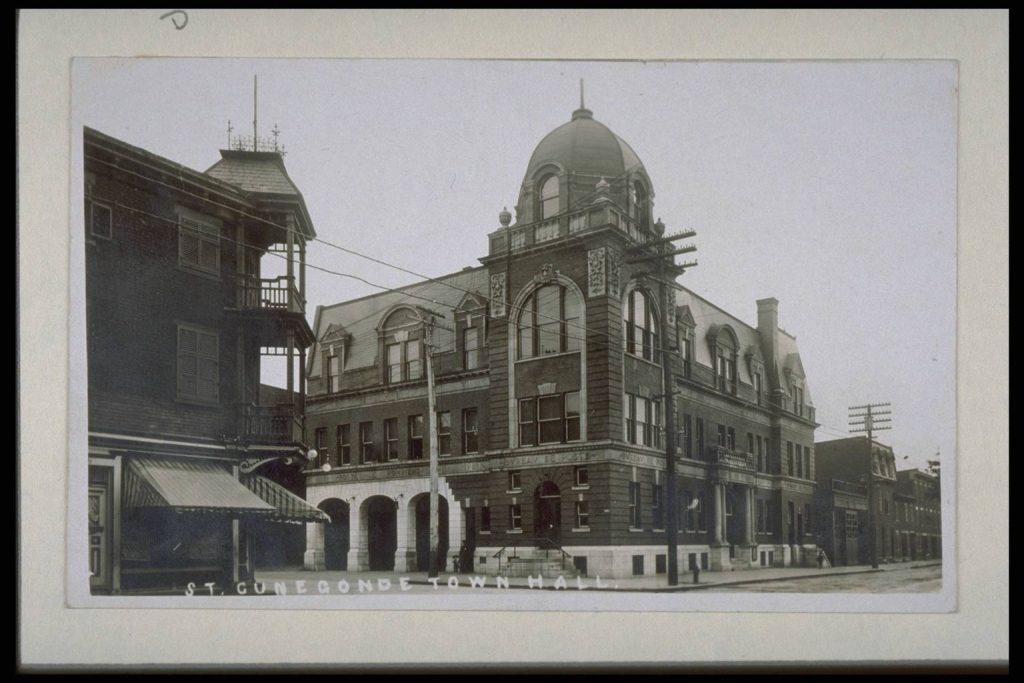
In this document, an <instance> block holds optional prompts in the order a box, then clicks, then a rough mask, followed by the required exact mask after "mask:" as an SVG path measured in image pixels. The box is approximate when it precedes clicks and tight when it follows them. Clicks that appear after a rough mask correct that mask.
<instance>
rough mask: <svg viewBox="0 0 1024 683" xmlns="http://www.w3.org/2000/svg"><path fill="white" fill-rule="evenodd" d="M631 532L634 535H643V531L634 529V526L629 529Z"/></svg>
mask: <svg viewBox="0 0 1024 683" xmlns="http://www.w3.org/2000/svg"><path fill="white" fill-rule="evenodd" d="M629 531H630V533H634V532H635V533H638V534H639V533H643V529H637V528H636V527H632V526H631V527H629Z"/></svg>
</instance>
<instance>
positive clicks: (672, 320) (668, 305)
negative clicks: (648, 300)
mask: <svg viewBox="0 0 1024 683" xmlns="http://www.w3.org/2000/svg"><path fill="white" fill-rule="evenodd" d="M665 319H666V322H667V323H668V326H669V327H670V328H673V329H674V328H675V326H676V290H675V289H672V288H669V290H668V292H666V293H665Z"/></svg>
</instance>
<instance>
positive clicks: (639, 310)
mask: <svg viewBox="0 0 1024 683" xmlns="http://www.w3.org/2000/svg"><path fill="white" fill-rule="evenodd" d="M622 314H623V315H622V318H623V320H622V323H623V328H624V332H625V336H626V353H629V354H632V355H634V356H639V357H640V358H644V359H646V360H649V361H654V362H655V363H657V362H658V357H659V356H658V348H659V346H660V344H659V338H658V316H657V311H656V310H655V308H654V305H653V303H652V301H651V298H650V297H649V296H648V295H647V294H646V293H645V292H643V291H642V290H639V289H635V290H633V293H632V294H630V295H629V300H628V301H627V302H626V305H625V306H624V307H623V311H622Z"/></svg>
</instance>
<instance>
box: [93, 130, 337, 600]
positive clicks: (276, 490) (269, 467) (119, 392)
mask: <svg viewBox="0 0 1024 683" xmlns="http://www.w3.org/2000/svg"><path fill="white" fill-rule="evenodd" d="M221 156H222V158H221V160H220V161H218V162H217V163H216V164H215V165H214V166H213V167H212V168H210V169H209V170H208V171H206V172H205V173H204V172H199V171H195V170H192V169H189V168H185V167H184V166H181V165H179V164H176V163H174V162H172V161H169V160H167V159H164V158H161V157H159V156H156V155H154V154H152V153H150V152H147V151H146V150H143V149H140V148H138V147H134V146H132V145H129V144H127V143H125V142H122V141H120V140H116V139H114V138H112V137H109V136H107V135H104V134H102V133H99V132H97V131H95V130H92V129H88V128H87V129H85V131H84V160H85V161H84V168H85V200H86V201H85V207H84V208H85V219H86V220H85V231H86V235H85V263H86V268H85V274H86V307H87V308H86V324H87V330H88V332H87V335H88V341H87V348H88V394H89V395H88V407H89V497H88V505H89V508H88V515H89V570H90V574H91V579H90V584H91V588H92V590H93V592H95V593H119V592H127V591H146V592H156V591H162V590H175V591H177V590H179V589H180V588H181V587H182V586H183V585H184V583H185V582H188V581H191V582H197V583H201V582H204V581H210V580H213V581H217V582H218V583H221V585H223V584H224V583H226V582H232V581H242V580H246V579H247V578H249V577H250V576H251V574H252V570H253V562H254V555H255V553H257V552H258V551H259V546H260V545H261V544H265V541H266V538H267V535H268V534H270V535H273V534H274V530H275V529H276V528H278V527H276V526H274V525H275V524H276V523H277V522H285V521H290V522H294V523H298V524H301V523H302V522H309V521H311V520H316V519H319V518H320V517H322V513H320V512H319V511H317V510H315V509H313V508H311V507H310V506H308V505H307V504H306V503H305V502H304V501H303V500H302V498H301V497H300V496H299V495H296V494H295V492H298V493H300V494H301V493H302V488H301V487H302V484H303V481H302V478H301V474H300V476H298V478H296V477H295V476H294V471H292V472H291V473H289V470H288V468H287V467H286V466H285V465H284V462H283V459H285V458H289V457H292V458H298V457H302V458H304V457H305V450H306V445H305V438H304V435H303V429H304V425H303V419H302V403H303V391H304V386H303V376H302V373H301V372H298V373H292V374H291V375H289V379H288V388H287V390H286V391H284V392H283V396H278V397H276V398H277V400H276V401H274V402H273V403H268V402H265V400H261V399H264V398H265V397H266V389H265V388H263V387H261V385H260V362H261V357H262V356H263V355H265V354H274V353H281V354H284V355H285V356H288V357H292V358H295V359H302V358H303V357H304V354H305V351H304V350H305V349H306V348H308V346H309V345H310V344H311V342H312V341H313V338H312V333H311V330H310V328H309V325H308V323H307V322H306V320H305V317H304V301H305V299H304V289H305V283H304V255H305V244H306V242H307V241H308V240H310V239H312V238H313V237H314V235H315V233H314V232H313V225H312V222H311V220H310V218H309V215H308V213H307V211H306V208H305V204H304V202H303V199H302V195H301V194H300V193H299V191H298V190H297V189H296V188H295V186H294V185H293V184H292V183H291V181H290V180H289V179H288V176H287V173H286V172H285V169H284V165H283V161H282V159H281V155H280V154H278V153H277V152H274V151H260V152H255V151H239V150H223V151H222V152H221ZM271 252H273V253H274V254H276V255H278V256H283V257H284V258H283V259H279V261H280V263H283V264H284V265H283V266H281V270H282V272H283V275H281V276H280V277H277V278H271V277H268V275H267V272H266V271H268V270H270V268H271V267H272V266H271V265H269V264H267V263H266V261H267V260H275V259H265V258H264V257H266V256H267V255H268V254H269V253H271ZM264 461H269V462H264ZM293 470H294V468H293ZM289 474H291V480H289V479H288V477H289ZM274 479H277V480H278V481H280V482H282V483H284V484H285V485H290V486H291V487H292V491H289V490H288V489H287V488H286V487H284V486H282V485H280V484H279V483H276V482H275V481H274ZM298 528H299V529H300V530H301V527H298Z"/></svg>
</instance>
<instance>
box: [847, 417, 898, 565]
mask: <svg viewBox="0 0 1024 683" xmlns="http://www.w3.org/2000/svg"><path fill="white" fill-rule="evenodd" d="M890 405H891V404H889V403H868V404H865V405H862V406H850V407H849V410H850V433H851V434H856V433H858V432H862V433H867V436H868V475H867V485H868V535H869V536H870V538H871V544H870V545H869V549H870V551H871V568H872V569H878V538H877V537H876V531H877V530H876V526H877V524H876V521H875V520H876V516H877V514H878V508H877V505H876V501H875V469H874V433H875V432H880V431H883V430H886V429H892V418H891V417H890V416H891V415H892V411H891V410H889V406H890ZM857 411H864V412H857Z"/></svg>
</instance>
